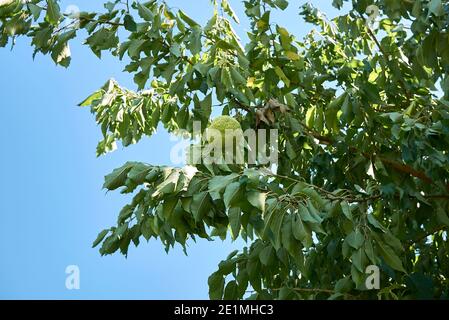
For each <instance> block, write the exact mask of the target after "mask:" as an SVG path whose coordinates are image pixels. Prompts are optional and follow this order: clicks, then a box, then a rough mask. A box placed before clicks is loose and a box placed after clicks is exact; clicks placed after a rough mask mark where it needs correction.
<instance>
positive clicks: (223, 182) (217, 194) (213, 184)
mask: <svg viewBox="0 0 449 320" xmlns="http://www.w3.org/2000/svg"><path fill="white" fill-rule="evenodd" d="M238 176H239V175H238V174H237V173H231V174H229V175H227V176H214V177H212V178H211V179H210V180H209V182H208V186H209V192H210V194H211V197H212V199H214V200H218V199H221V193H223V191H224V190H225V188H226V187H227V185H228V184H230V183H231V182H232V181H234V180H235V179H236V178H237V177H238Z"/></svg>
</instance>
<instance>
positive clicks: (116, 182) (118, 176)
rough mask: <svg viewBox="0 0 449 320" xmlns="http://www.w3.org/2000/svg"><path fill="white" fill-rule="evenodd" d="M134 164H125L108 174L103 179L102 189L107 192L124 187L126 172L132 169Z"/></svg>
mask: <svg viewBox="0 0 449 320" xmlns="http://www.w3.org/2000/svg"><path fill="white" fill-rule="evenodd" d="M133 166H134V163H131V162H127V163H125V164H124V165H123V166H121V167H120V168H117V169H115V170H114V171H112V172H111V173H110V174H108V175H106V176H105V177H104V184H103V188H105V189H108V190H115V189H117V188H119V187H121V186H124V185H125V181H126V178H127V175H128V172H129V171H130V170H131V169H132V167H133Z"/></svg>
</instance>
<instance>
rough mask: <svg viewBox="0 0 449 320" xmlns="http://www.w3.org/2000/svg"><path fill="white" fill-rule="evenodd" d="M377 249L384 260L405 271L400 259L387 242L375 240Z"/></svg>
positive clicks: (396, 268) (391, 265) (394, 267)
mask: <svg viewBox="0 0 449 320" xmlns="http://www.w3.org/2000/svg"><path fill="white" fill-rule="evenodd" d="M377 245H378V249H379V252H380V254H381V256H382V257H383V258H384V260H385V262H386V263H387V264H388V265H389V266H390V267H392V268H393V269H395V270H398V271H401V272H404V273H406V271H405V269H404V266H403V265H402V261H401V259H400V258H399V257H398V256H397V254H396V253H395V252H394V251H393V249H391V248H390V246H388V245H387V244H385V243H383V242H382V241H377Z"/></svg>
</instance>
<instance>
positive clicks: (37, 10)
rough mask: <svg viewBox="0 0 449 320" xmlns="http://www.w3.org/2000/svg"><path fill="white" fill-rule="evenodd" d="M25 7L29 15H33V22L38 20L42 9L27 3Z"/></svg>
mask: <svg viewBox="0 0 449 320" xmlns="http://www.w3.org/2000/svg"><path fill="white" fill-rule="evenodd" d="M27 6H28V9H29V10H30V12H31V14H32V15H33V19H34V21H36V20H37V19H39V17H40V15H41V12H42V8H41V7H39V6H37V5H35V4H33V3H27Z"/></svg>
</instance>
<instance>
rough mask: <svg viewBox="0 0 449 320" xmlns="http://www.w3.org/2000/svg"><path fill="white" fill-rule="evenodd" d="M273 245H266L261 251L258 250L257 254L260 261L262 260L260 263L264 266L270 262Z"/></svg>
mask: <svg viewBox="0 0 449 320" xmlns="http://www.w3.org/2000/svg"><path fill="white" fill-rule="evenodd" d="M273 253H274V250H273V247H271V246H267V247H265V248H264V249H262V251H260V254H259V258H260V262H262V264H263V265H264V266H267V265H268V263H269V262H270V259H271V258H272V257H273Z"/></svg>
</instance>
